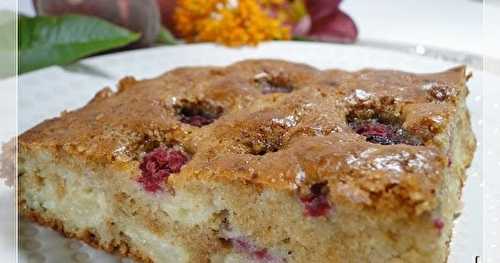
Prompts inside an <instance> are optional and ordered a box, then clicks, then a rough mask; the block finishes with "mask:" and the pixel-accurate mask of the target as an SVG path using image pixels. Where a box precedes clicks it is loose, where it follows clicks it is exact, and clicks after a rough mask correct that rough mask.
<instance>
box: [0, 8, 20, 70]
mask: <svg viewBox="0 0 500 263" xmlns="http://www.w3.org/2000/svg"><path fill="white" fill-rule="evenodd" d="M16 21H17V15H16V13H15V12H10V11H4V10H2V11H0V78H5V77H9V76H14V75H15V74H16Z"/></svg>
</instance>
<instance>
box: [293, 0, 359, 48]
mask: <svg viewBox="0 0 500 263" xmlns="http://www.w3.org/2000/svg"><path fill="white" fill-rule="evenodd" d="M340 3H341V0H308V1H306V7H307V10H308V12H309V16H306V17H304V18H303V19H302V20H301V21H299V23H297V24H296V25H295V27H294V35H296V36H302V37H306V38H309V39H313V40H319V41H329V42H341V43H352V42H354V41H355V40H356V38H357V36H358V29H357V27H356V25H355V24H354V21H353V20H352V19H351V17H349V16H348V15H347V14H346V13H344V12H343V11H342V10H340V9H339V5H340Z"/></svg>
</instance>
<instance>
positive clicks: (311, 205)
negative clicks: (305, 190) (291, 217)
mask: <svg viewBox="0 0 500 263" xmlns="http://www.w3.org/2000/svg"><path fill="white" fill-rule="evenodd" d="M327 195H328V186H327V185H326V183H317V184H313V185H312V186H311V187H310V193H309V194H308V195H306V196H304V197H301V198H300V201H302V204H303V205H304V214H305V215H306V216H310V217H319V216H327V215H328V214H329V213H330V212H331V211H332V209H333V206H332V205H331V204H330V203H329V201H328V197H327Z"/></svg>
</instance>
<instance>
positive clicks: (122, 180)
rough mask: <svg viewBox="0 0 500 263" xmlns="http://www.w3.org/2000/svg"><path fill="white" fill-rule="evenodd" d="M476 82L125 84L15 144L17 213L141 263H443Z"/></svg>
mask: <svg viewBox="0 0 500 263" xmlns="http://www.w3.org/2000/svg"><path fill="white" fill-rule="evenodd" d="M466 79H467V76H466V73H465V68H464V67H456V68H452V69H449V70H446V71H443V72H438V73H431V74H414V73H408V72H401V71H394V70H376V69H365V70H360V71H354V72H347V71H343V70H337V69H330V70H319V69H316V68H314V67H311V66H308V65H304V64H296V63H291V62H286V61H280V60H246V61H241V62H238V63H235V64H232V65H229V66H227V67H187V68H179V69H175V70H173V71H170V72H168V73H166V74H164V75H162V76H160V77H158V78H154V79H147V80H141V81H137V80H135V79H133V78H131V77H127V78H125V79H123V80H122V81H120V83H119V85H118V89H117V91H112V90H110V89H103V90H102V91H100V92H99V93H98V94H96V96H95V97H94V98H93V99H92V100H91V101H90V102H89V103H88V104H87V105H86V106H84V107H83V108H81V109H78V110H75V111H71V112H67V113H65V114H64V115H62V116H59V117H56V118H53V119H50V120H46V121H44V122H42V123H40V124H39V125H37V126H35V127H33V128H32V129H30V130H28V131H27V132H25V133H24V134H22V135H21V136H20V138H19V149H20V153H19V157H18V158H19V209H20V212H21V213H22V215H23V216H24V217H26V218H29V219H32V220H34V221H36V222H38V223H40V224H43V225H46V226H48V227H51V228H54V229H55V230H58V231H60V232H62V233H63V234H64V235H66V236H68V237H71V238H77V239H81V240H83V241H85V242H87V243H88V244H90V245H92V246H95V247H97V248H101V249H104V250H106V251H109V252H111V253H116V254H119V255H122V256H127V257H133V258H135V259H136V260H138V261H140V262H375V263H378V262H383V263H386V262H419V263H420V262H428V263H443V262H446V259H447V256H448V244H449V242H450V239H451V232H452V227H453V220H454V217H455V215H456V214H457V213H458V212H459V207H460V195H461V189H462V186H463V184H464V181H465V179H466V176H465V171H466V168H467V167H468V166H469V164H470V162H471V160H472V157H473V153H474V150H475V139H474V136H473V134H472V132H471V128H470V123H469V114H468V111H467V108H466V105H465V99H466V97H467V93H468V91H467V87H466Z"/></svg>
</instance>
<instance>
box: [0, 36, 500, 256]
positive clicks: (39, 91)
mask: <svg viewBox="0 0 500 263" xmlns="http://www.w3.org/2000/svg"><path fill="white" fill-rule="evenodd" d="M246 58H281V59H286V60H290V61H296V62H304V63H308V64H311V65H313V66H315V67H318V68H321V69H323V68H331V67H336V68H342V69H347V70H356V69H360V68H363V67H375V68H391V69H400V70H406V71H413V72H434V71H440V70H444V69H447V68H450V67H452V66H454V65H453V64H451V63H447V62H443V61H437V60H433V59H428V58H424V57H419V56H411V55H407V54H402V53H396V52H392V51H382V50H378V49H374V48H367V47H357V46H347V45H334V44H321V43H300V42H273V43H267V44H263V45H260V46H259V47H258V48H242V49H228V48H224V47H220V46H214V45H211V44H199V45H184V46H175V47H160V48H152V49H143V50H138V51H131V52H124V53H118V54H112V55H107V56H100V57H95V58H91V59H87V60H84V61H82V62H80V63H78V64H75V65H72V66H70V67H66V68H65V69H63V68H60V67H51V68H48V69H45V70H41V71H37V72H33V73H30V74H26V75H23V76H21V77H20V78H19V129H20V131H21V132H22V131H25V130H27V129H29V128H30V127H32V126H33V125H35V124H37V123H38V122H40V121H42V120H44V119H46V118H50V117H54V116H57V115H58V114H59V113H60V112H61V111H63V110H65V109H75V108H78V107H81V106H83V105H84V104H85V103H86V102H87V101H88V100H89V99H90V98H91V97H92V96H93V95H94V93H95V92H97V91H98V90H99V89H101V88H102V87H104V86H111V87H114V85H115V83H116V82H117V81H118V80H119V79H120V78H121V77H123V76H125V75H132V76H135V77H136V78H149V77H154V76H156V75H159V74H160V73H163V72H165V71H167V70H170V69H173V68H175V67H179V66H194V65H227V64H230V63H232V62H235V61H238V60H241V59H246ZM472 70H473V71H474V77H473V78H472V79H471V80H470V81H469V83H468V84H469V88H470V90H471V94H470V96H469V100H468V105H469V109H470V110H471V115H472V123H473V129H474V131H475V134H476V136H477V139H478V142H479V148H478V151H477V153H476V157H475V159H474V162H473V165H472V167H471V168H470V169H469V171H468V174H469V178H468V180H467V184H466V186H465V189H464V194H463V198H464V203H465V205H464V210H463V213H462V216H461V217H460V218H459V219H458V220H457V221H456V227H455V233H454V238H453V242H452V244H451V254H450V258H449V261H448V262H450V263H471V262H474V259H475V257H476V256H482V255H483V234H482V233H483V222H482V214H483V209H482V208H483V205H482V204H483V202H482V200H483V196H482V192H483V191H482V185H481V181H482V174H483V173H482V165H481V163H482V160H483V158H482V146H483V145H484V144H483V141H482V115H483V114H482V113H483V108H482V101H483V96H482V94H483V91H482V88H483V87H482V78H483V73H482V72H480V71H479V70H474V69H472ZM497 95H498V93H497ZM497 98H499V97H497ZM20 226H21V234H20V240H21V241H22V242H21V243H22V244H24V245H23V246H21V249H20V262H27V260H28V259H29V258H33V257H38V258H41V257H43V258H45V260H46V261H47V262H69V261H70V260H79V259H86V258H87V257H88V260H89V261H94V262H116V260H117V259H116V258H114V257H112V256H109V255H107V254H105V253H103V252H99V251H95V250H93V249H90V248H88V247H87V246H83V247H82V246H80V245H76V244H78V243H73V242H70V241H69V240H65V239H63V238H61V237H60V236H59V235H58V234H55V233H54V232H53V231H50V230H47V229H43V228H40V227H38V226H33V225H31V224H30V223H26V222H21V225H20ZM1 238H2V237H1V236H0V239H1ZM68 244H69V245H68ZM492 262H493V261H492ZM494 262H499V261H494Z"/></svg>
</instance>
